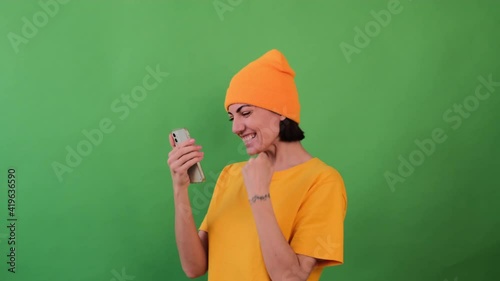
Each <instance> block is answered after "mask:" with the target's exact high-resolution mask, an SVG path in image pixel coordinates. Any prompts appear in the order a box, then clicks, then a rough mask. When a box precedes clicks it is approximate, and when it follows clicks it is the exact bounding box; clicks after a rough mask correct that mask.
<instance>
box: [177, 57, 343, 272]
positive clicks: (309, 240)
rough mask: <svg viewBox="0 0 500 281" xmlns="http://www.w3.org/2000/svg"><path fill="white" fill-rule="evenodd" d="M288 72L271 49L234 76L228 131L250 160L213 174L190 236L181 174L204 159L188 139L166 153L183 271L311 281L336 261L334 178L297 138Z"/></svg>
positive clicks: (338, 236) (339, 220)
mask: <svg viewBox="0 0 500 281" xmlns="http://www.w3.org/2000/svg"><path fill="white" fill-rule="evenodd" d="M294 77H295V72H294V71H293V70H292V68H291V67H290V66H289V65H288V62H287V60H286V59H285V57H284V56H283V54H281V53H280V52H279V51H278V50H271V51H269V52H267V53H266V54H264V55H263V56H262V57H260V58H258V59H257V60H255V61H253V62H251V63H250V64H248V65H247V66H245V67H244V68H243V69H242V70H240V71H239V72H238V73H237V74H236V75H235V76H234V77H233V79H232V80H231V83H230V85H229V88H228V90H227V93H226V99H225V103H224V106H225V110H226V111H227V112H228V115H229V119H230V121H231V122H232V131H233V133H234V134H236V135H237V136H238V137H240V138H241V139H242V141H243V142H244V143H245V146H246V150H247V153H248V154H249V155H251V156H255V157H253V158H250V159H249V160H248V161H246V162H240V163H234V164H230V165H228V166H226V167H225V168H224V169H223V171H222V172H221V174H220V176H219V178H218V180H217V183H216V187H215V189H214V193H213V196H212V200H211V202H210V206H209V208H208V211H207V214H206V216H205V218H204V220H203V222H202V224H201V226H200V227H199V231H197V229H196V226H195V224H194V220H193V215H192V213H191V207H190V202H189V197H188V192H187V188H188V186H189V177H188V175H187V169H188V168H189V167H191V166H192V165H193V164H195V163H197V162H199V161H201V160H202V159H203V152H201V151H200V150H201V146H198V145H196V144H195V143H194V141H193V140H191V141H190V142H185V143H183V144H181V145H179V146H178V147H174V142H173V140H172V136H170V144H171V145H172V151H171V152H170V153H169V159H168V164H169V167H170V170H171V174H172V180H173V188H174V202H175V234H176V241H177V247H178V250H179V256H180V260H181V264H182V267H183V270H184V272H185V273H186V275H187V276H188V277H191V278H194V277H198V276H201V275H203V274H205V273H206V272H207V270H208V280H215V281H226V280H319V277H320V275H321V273H322V270H323V268H324V267H325V266H331V265H338V264H342V263H343V237H344V234H343V231H344V218H345V213H346V208H347V197H346V192H345V188H344V182H343V180H342V177H341V176H340V174H339V173H338V172H337V171H336V170H335V169H334V168H332V167H330V166H328V165H327V164H325V163H323V162H322V161H321V160H320V159H318V158H317V157H314V156H311V155H310V154H309V153H308V152H307V151H306V150H305V149H304V147H303V146H302V144H301V143H300V141H301V140H302V139H304V134H303V132H302V130H301V129H300V128H299V125H298V124H299V122H300V104H299V98H298V93H297V89H296V86H295V82H294Z"/></svg>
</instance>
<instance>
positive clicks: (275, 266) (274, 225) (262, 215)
mask: <svg viewBox="0 0 500 281" xmlns="http://www.w3.org/2000/svg"><path fill="white" fill-rule="evenodd" d="M250 204H251V207H252V213H253V216H254V220H255V223H256V225H257V233H258V235H259V240H260V246H261V250H262V255H263V257H264V263H265V264H266V268H267V272H268V274H269V276H270V277H271V279H272V280H273V281H279V280H290V281H292V280H307V278H308V275H309V273H308V272H304V271H303V270H302V268H301V266H300V263H299V260H298V258H297V254H296V253H295V252H294V251H293V249H292V248H291V247H290V245H289V244H288V242H287V241H286V239H285V237H284V236H283V233H282V232H281V229H280V227H279V224H278V221H277V220H276V216H275V214H274V210H273V207H272V203H271V200H270V199H269V198H268V199H267V200H257V201H255V202H253V203H252V202H250Z"/></svg>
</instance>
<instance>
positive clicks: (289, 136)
mask: <svg viewBox="0 0 500 281" xmlns="http://www.w3.org/2000/svg"><path fill="white" fill-rule="evenodd" d="M279 136H280V140H281V141H284V142H294V141H301V140H303V139H304V138H305V136H304V132H303V131H302V130H301V129H300V128H299V124H298V123H297V122H295V121H293V120H291V119H288V118H286V119H285V120H283V121H280V134H279Z"/></svg>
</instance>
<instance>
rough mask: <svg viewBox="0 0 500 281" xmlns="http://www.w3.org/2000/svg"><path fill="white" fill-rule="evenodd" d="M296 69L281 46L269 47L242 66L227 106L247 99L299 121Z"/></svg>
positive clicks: (234, 78)
mask: <svg viewBox="0 0 500 281" xmlns="http://www.w3.org/2000/svg"><path fill="white" fill-rule="evenodd" d="M294 77H295V72H294V71H293V69H292V68H291V67H290V65H289V64H288V62H287V60H286V58H285V56H284V55H283V54H282V53H281V52H280V51H278V50H276V49H273V50H271V51H268V52H267V53H265V54H264V55H263V56H261V57H260V58H258V59H257V60H255V61H253V62H251V63H249V64H248V65H247V66H245V67H244V68H243V69H241V70H240V71H239V72H238V73H237V74H236V75H235V76H234V77H233V79H231V82H230V83H229V88H228V89H227V93H226V100H225V102H224V108H225V109H226V110H228V108H229V106H230V105H231V104H234V103H245V104H251V105H254V106H258V107H261V108H265V109H267V110H270V111H273V112H276V113H278V114H281V115H283V116H285V117H287V118H289V119H291V120H293V121H295V122H297V123H300V104H299V94H298V92H297V87H296V86H295V82H294Z"/></svg>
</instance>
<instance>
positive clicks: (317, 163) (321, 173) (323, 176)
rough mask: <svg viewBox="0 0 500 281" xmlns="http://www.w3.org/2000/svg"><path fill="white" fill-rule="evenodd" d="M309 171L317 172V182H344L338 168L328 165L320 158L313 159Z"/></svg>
mask: <svg viewBox="0 0 500 281" xmlns="http://www.w3.org/2000/svg"><path fill="white" fill-rule="evenodd" d="M309 171H310V172H311V173H314V174H315V176H316V181H317V182H341V183H343V182H344V180H343V178H342V175H341V174H340V172H339V171H338V170H337V169H336V168H334V167H333V166H330V165H328V164H327V163H325V162H323V160H321V159H319V158H314V159H313V163H312V165H311V166H310V167H309Z"/></svg>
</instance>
